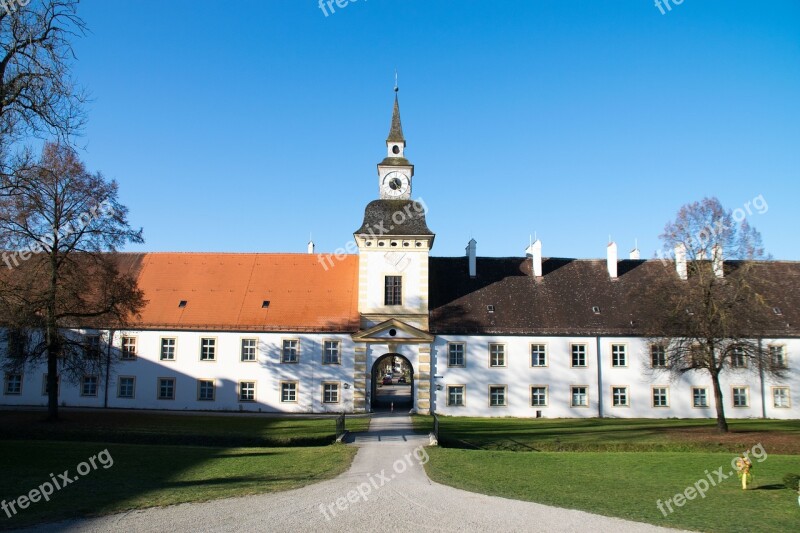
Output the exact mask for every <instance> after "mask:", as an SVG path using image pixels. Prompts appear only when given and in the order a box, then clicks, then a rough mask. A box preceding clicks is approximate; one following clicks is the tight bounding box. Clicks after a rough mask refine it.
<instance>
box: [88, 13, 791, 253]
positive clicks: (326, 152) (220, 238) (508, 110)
mask: <svg viewBox="0 0 800 533" xmlns="http://www.w3.org/2000/svg"><path fill="white" fill-rule="evenodd" d="M334 7H336V4H334ZM80 13H81V15H82V16H83V18H84V19H85V20H86V22H87V24H88V26H89V28H90V30H91V32H90V33H89V34H88V35H87V36H86V37H84V38H82V39H80V40H79V41H77V42H76V45H75V49H76V53H77V61H76V63H75V69H74V74H75V77H76V78H77V79H78V81H79V82H80V83H81V84H82V85H84V86H85V87H86V88H87V89H88V90H89V91H90V92H91V94H92V96H93V101H92V103H91V105H90V106H89V109H88V112H89V124H88V127H87V128H86V131H85V133H84V136H83V138H82V139H81V140H80V142H81V144H82V146H84V147H85V149H84V151H83V157H84V159H85V161H86V162H87V165H88V166H89V168H90V169H92V170H100V171H102V172H103V173H104V174H105V175H106V176H107V177H110V178H114V179H116V180H118V181H119V183H120V186H121V192H120V196H121V200H122V202H123V203H125V204H126V205H128V207H129V208H130V211H131V212H130V219H131V221H132V223H133V224H135V225H136V226H142V227H143V228H144V231H145V239H146V243H145V244H144V245H142V246H136V247H131V248H129V249H131V250H152V251H240V252H251V251H258V252H304V251H305V248H306V243H307V241H308V238H309V234H312V235H313V240H314V241H315V242H316V243H317V251H320V252H332V251H333V250H334V249H335V248H338V247H340V246H343V245H344V244H345V243H346V242H347V241H348V240H349V239H351V238H352V232H353V231H354V230H355V229H357V228H358V227H359V225H360V223H361V219H362V216H363V209H364V206H365V205H366V204H367V203H368V202H369V201H370V200H373V199H375V198H377V196H378V178H377V173H376V167H375V165H376V164H377V163H378V162H379V161H380V160H381V159H382V158H383V156H384V154H385V139H386V136H387V133H388V130H389V122H390V118H391V106H392V102H393V96H394V93H393V92H392V87H393V84H394V71H395V68H396V69H397V70H398V71H399V81H400V105H401V112H402V119H403V128H404V131H405V136H406V140H407V142H408V147H407V151H406V154H407V156H408V158H409V159H410V160H411V162H412V163H414V164H415V166H416V169H415V170H416V174H415V177H414V196H415V197H419V198H422V199H423V200H424V201H425V203H426V205H427V206H428V208H429V213H428V222H429V226H430V227H431V229H432V230H433V231H434V232H435V233H436V234H437V237H436V242H435V244H434V248H433V254H434V255H445V256H447V255H462V254H463V253H464V247H465V246H466V244H467V241H468V240H469V239H470V238H471V237H474V238H475V239H476V240H477V241H478V253H479V255H487V256H518V255H522V254H523V253H524V249H525V247H526V246H527V244H528V239H529V235H530V234H532V233H534V232H535V233H536V234H537V235H538V236H539V238H540V239H541V240H542V242H543V251H544V255H545V256H562V257H603V256H604V255H605V245H606V243H607V240H608V237H609V235H611V236H612V238H613V239H614V240H615V241H616V242H617V243H618V244H619V246H620V252H621V255H623V256H624V254H626V253H627V250H629V249H630V248H632V247H633V243H634V239H638V242H639V247H640V248H641V250H642V255H643V257H652V255H653V253H654V252H655V250H656V249H657V248H658V247H659V242H658V235H659V234H660V233H661V230H662V229H663V227H664V224H665V223H666V222H667V221H668V220H670V219H671V218H672V217H674V215H675V213H676V212H677V210H678V208H679V207H680V206H681V205H683V204H684V203H687V202H690V201H693V200H699V199H700V198H702V197H703V196H707V195H716V196H718V197H719V198H720V199H721V200H722V202H723V204H725V205H726V206H727V207H729V208H736V207H743V206H745V204H746V203H747V202H748V201H752V200H753V199H754V198H756V197H758V196H761V197H763V199H764V200H765V201H766V203H767V206H768V209H767V210H766V212H765V213H763V214H759V213H758V212H756V211H755V210H753V211H752V212H753V214H752V215H751V216H750V217H749V220H750V222H751V223H752V224H753V225H755V226H756V228H758V229H759V230H760V231H761V232H762V234H763V237H764V242H765V245H766V248H767V251H768V252H770V253H772V254H773V256H774V257H775V258H776V259H793V260H798V259H800V244H798V238H797V231H798V230H799V229H800V208H798V205H797V202H798V199H800V2H796V1H791V0H785V1H780V0H775V1H769V2H755V1H752V0H749V1H734V0H727V1H726V0H718V1H717V0H684V2H683V3H682V4H680V5H674V0H673V2H672V10H671V11H668V12H665V14H661V12H660V11H659V9H658V8H657V7H656V6H654V5H653V2H652V0H614V1H610V0H585V1H571V0H547V1H545V0H541V1H539V0H536V1H522V0H520V1H513V0H503V1H495V2H485V1H484V2H479V1H465V0H461V1H451V2H445V1H431V0H403V1H401V0H358V1H352V0H351V1H350V2H349V3H348V4H347V5H346V7H344V8H338V7H337V8H336V10H335V12H334V13H330V12H328V16H327V17H326V16H325V15H324V13H323V12H322V10H320V8H319V6H318V3H317V0H281V1H278V0H267V1H248V2H245V1H234V2H219V1H211V0H192V1H184V0H171V1H168V2H164V1H161V0H159V1H155V0H151V1H146V0H136V1H128V0H114V1H108V0H84V1H83V2H82V3H81V5H80Z"/></svg>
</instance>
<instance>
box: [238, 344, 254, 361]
mask: <svg viewBox="0 0 800 533" xmlns="http://www.w3.org/2000/svg"><path fill="white" fill-rule="evenodd" d="M257 344H258V339H242V353H241V357H242V359H241V360H242V361H243V362H252V361H255V360H256V345H257Z"/></svg>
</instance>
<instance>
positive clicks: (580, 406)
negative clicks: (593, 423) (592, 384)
mask: <svg viewBox="0 0 800 533" xmlns="http://www.w3.org/2000/svg"><path fill="white" fill-rule="evenodd" d="M575 389H585V391H584V393H583V395H584V396H585V397H586V403H585V404H576V403H575ZM590 403H591V402H590V398H589V385H570V386H569V406H570V408H571V409H573V408H574V409H588V408H589V404H590Z"/></svg>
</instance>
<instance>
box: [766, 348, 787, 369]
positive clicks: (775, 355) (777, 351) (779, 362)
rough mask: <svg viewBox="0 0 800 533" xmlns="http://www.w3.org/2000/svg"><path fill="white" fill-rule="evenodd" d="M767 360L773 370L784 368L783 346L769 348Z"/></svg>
mask: <svg viewBox="0 0 800 533" xmlns="http://www.w3.org/2000/svg"><path fill="white" fill-rule="evenodd" d="M769 360H770V362H771V363H772V367H773V368H786V367H787V366H788V365H787V363H786V350H785V348H784V346H770V347H769Z"/></svg>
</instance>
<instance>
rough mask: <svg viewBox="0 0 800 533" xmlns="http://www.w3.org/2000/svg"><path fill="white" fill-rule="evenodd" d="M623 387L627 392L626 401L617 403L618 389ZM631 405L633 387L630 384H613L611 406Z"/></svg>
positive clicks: (625, 392)
mask: <svg viewBox="0 0 800 533" xmlns="http://www.w3.org/2000/svg"><path fill="white" fill-rule="evenodd" d="M618 389H621V390H623V391H624V394H625V403H620V404H618V403H617V398H616V391H617V390H618ZM630 406H631V389H630V387H629V386H628V385H611V407H630Z"/></svg>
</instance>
